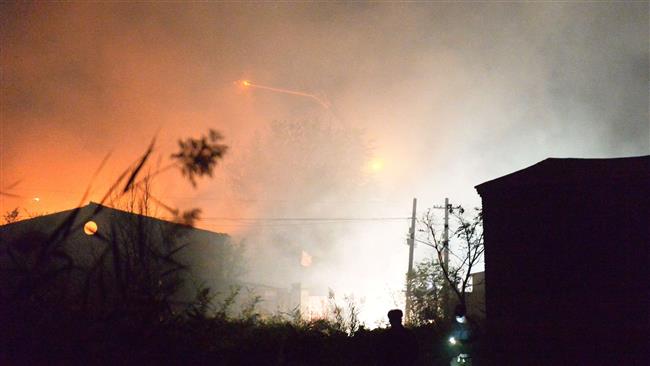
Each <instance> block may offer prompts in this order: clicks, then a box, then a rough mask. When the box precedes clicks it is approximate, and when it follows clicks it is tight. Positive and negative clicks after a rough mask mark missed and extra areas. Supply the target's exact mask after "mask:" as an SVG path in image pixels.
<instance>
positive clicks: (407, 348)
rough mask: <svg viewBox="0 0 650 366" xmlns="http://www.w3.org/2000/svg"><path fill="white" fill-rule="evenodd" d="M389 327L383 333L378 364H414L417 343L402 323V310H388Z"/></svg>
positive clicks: (405, 365) (416, 355) (416, 354)
mask: <svg viewBox="0 0 650 366" xmlns="http://www.w3.org/2000/svg"><path fill="white" fill-rule="evenodd" d="M388 321H389V322H390V328H388V330H387V331H386V333H385V334H384V339H383V342H382V343H383V344H382V349H381V353H382V354H383V357H381V360H380V362H379V364H380V365H386V366H389V365H391V366H392V365H404V366H407V365H414V364H415V362H416V360H417V358H418V343H417V340H416V338H415V336H414V335H413V333H412V332H411V331H410V330H408V329H406V328H404V326H403V325H402V311H401V310H399V309H393V310H390V311H389V312H388Z"/></svg>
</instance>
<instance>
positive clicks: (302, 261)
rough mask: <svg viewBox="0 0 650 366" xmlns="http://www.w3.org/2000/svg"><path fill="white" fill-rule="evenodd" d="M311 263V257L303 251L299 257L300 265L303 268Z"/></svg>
mask: <svg viewBox="0 0 650 366" xmlns="http://www.w3.org/2000/svg"><path fill="white" fill-rule="evenodd" d="M311 262H312V259H311V255H309V253H307V252H305V251H304V250H303V251H302V254H301V255H300V265H301V266H303V267H309V266H311Z"/></svg>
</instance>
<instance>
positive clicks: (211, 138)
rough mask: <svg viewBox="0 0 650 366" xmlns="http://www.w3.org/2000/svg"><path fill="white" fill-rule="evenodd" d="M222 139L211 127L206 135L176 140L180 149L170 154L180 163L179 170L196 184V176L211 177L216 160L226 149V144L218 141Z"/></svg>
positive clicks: (221, 156)
mask: <svg viewBox="0 0 650 366" xmlns="http://www.w3.org/2000/svg"><path fill="white" fill-rule="evenodd" d="M222 139H223V136H222V135H221V134H220V133H219V132H217V131H216V130H212V129H211V130H210V132H209V133H208V135H207V136H205V135H203V136H201V138H198V139H194V138H188V139H185V140H179V141H178V146H179V148H180V151H179V152H178V153H175V154H172V158H173V159H177V160H178V161H179V162H180V163H181V172H182V173H183V175H184V176H186V177H187V178H188V179H189V180H190V182H191V183H192V185H194V186H195V185H196V177H202V176H204V175H207V176H209V177H212V172H213V170H214V167H215V166H216V165H217V161H218V160H219V159H221V158H223V155H224V154H225V153H226V151H228V146H226V145H224V144H221V143H219V141H220V140H222Z"/></svg>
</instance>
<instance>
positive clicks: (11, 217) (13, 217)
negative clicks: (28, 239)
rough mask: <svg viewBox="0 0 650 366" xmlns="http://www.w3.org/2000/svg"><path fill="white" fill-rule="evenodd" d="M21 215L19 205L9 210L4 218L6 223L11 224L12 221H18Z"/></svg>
mask: <svg viewBox="0 0 650 366" xmlns="http://www.w3.org/2000/svg"><path fill="white" fill-rule="evenodd" d="M19 215H20V212H19V211H18V207H16V208H14V209H13V210H11V211H7V212H6V213H5V214H4V215H3V216H2V219H3V220H4V223H5V224H11V223H12V222H16V221H18V216H19Z"/></svg>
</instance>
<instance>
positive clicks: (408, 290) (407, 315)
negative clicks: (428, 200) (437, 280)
mask: <svg viewBox="0 0 650 366" xmlns="http://www.w3.org/2000/svg"><path fill="white" fill-rule="evenodd" d="M417 205H418V199H417V198H413V214H412V215H411V228H410V229H409V237H408V239H407V240H406V243H407V244H408V246H409V266H408V272H406V303H405V304H404V315H405V316H404V318H405V320H406V321H409V320H411V306H412V304H411V279H412V278H413V248H414V247H415V215H416V211H417Z"/></svg>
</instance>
